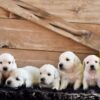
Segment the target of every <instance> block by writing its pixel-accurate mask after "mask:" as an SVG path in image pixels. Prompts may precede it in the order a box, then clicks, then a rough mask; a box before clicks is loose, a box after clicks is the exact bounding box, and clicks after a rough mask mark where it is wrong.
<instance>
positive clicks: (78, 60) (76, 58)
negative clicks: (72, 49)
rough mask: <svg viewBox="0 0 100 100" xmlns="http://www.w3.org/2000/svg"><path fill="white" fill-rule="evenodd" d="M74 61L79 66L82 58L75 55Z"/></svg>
mask: <svg viewBox="0 0 100 100" xmlns="http://www.w3.org/2000/svg"><path fill="white" fill-rule="evenodd" d="M74 62H75V66H78V65H79V64H80V63H81V60H80V59H79V57H77V56H76V57H75V58H74Z"/></svg>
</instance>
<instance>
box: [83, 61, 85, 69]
mask: <svg viewBox="0 0 100 100" xmlns="http://www.w3.org/2000/svg"><path fill="white" fill-rule="evenodd" d="M83 67H84V68H85V61H84V60H83Z"/></svg>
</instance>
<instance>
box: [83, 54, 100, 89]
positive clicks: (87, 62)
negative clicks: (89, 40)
mask: <svg viewBox="0 0 100 100" xmlns="http://www.w3.org/2000/svg"><path fill="white" fill-rule="evenodd" d="M83 65H84V67H85V70H84V79H83V89H84V90H86V89H88V87H89V86H95V85H96V84H97V85H98V87H100V58H99V57H97V56H96V55H89V56H87V57H86V58H85V59H84V61H83Z"/></svg>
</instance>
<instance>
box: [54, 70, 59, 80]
mask: <svg viewBox="0 0 100 100" xmlns="http://www.w3.org/2000/svg"><path fill="white" fill-rule="evenodd" d="M57 77H59V71H58V70H55V72H54V78H55V79H56V78H57Z"/></svg>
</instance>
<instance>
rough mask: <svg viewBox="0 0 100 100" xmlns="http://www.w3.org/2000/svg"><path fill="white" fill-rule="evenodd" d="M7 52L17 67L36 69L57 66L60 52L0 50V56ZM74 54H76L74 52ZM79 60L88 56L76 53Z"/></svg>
mask: <svg viewBox="0 0 100 100" xmlns="http://www.w3.org/2000/svg"><path fill="white" fill-rule="evenodd" d="M4 52H8V53H11V54H12V55H14V57H15V58H16V62H17V64H18V66H19V67H23V66H25V65H34V66H37V67H40V66H42V65H43V64H46V63H50V64H54V65H55V66H57V64H58V57H59V55H60V53H61V52H48V51H38V50H36V51H35V50H19V49H0V54H1V53H4ZM75 53H76V52H75ZM76 54H77V55H78V56H79V57H80V59H81V60H83V59H84V57H86V56H87V55H88V54H92V53H88V54H83V53H76Z"/></svg>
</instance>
